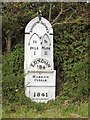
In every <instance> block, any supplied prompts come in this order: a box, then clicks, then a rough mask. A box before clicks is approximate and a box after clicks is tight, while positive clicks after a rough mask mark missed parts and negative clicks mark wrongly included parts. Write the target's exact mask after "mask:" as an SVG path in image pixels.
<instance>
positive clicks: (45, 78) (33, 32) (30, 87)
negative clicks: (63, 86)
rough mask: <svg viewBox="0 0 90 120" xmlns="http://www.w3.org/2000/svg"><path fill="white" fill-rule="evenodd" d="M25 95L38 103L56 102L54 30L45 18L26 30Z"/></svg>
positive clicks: (28, 25) (41, 18)
mask: <svg viewBox="0 0 90 120" xmlns="http://www.w3.org/2000/svg"><path fill="white" fill-rule="evenodd" d="M24 45H25V46H24V51H25V52H24V73H25V95H26V96H27V97H29V98H31V99H32V101H36V102H45V103H47V101H49V100H52V99H53V100H55V86H56V71H55V70H54V64H53V29H52V26H51V24H50V22H49V21H48V20H46V19H45V18H43V17H40V16H39V17H36V18H34V19H32V20H31V21H30V22H29V23H28V24H27V26H26V28H25V43H24Z"/></svg>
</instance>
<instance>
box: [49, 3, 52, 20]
mask: <svg viewBox="0 0 90 120" xmlns="http://www.w3.org/2000/svg"><path fill="white" fill-rule="evenodd" d="M51 12H52V3H50V9H49V21H50V20H51Z"/></svg>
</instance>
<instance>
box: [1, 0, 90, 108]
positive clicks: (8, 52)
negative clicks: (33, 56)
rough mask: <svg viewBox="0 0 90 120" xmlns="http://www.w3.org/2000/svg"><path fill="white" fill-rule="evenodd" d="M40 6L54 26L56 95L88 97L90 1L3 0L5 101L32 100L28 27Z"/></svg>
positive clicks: (8, 102)
mask: <svg viewBox="0 0 90 120" xmlns="http://www.w3.org/2000/svg"><path fill="white" fill-rule="evenodd" d="M39 10H41V12H42V16H43V17H45V18H46V19H47V20H49V21H50V23H51V24H52V27H53V30H54V40H53V41H54V63H55V70H56V71H57V79H56V83H57V85H56V96H57V97H59V99H63V100H67V99H72V100H73V101H78V100H79V101H88V50H89V46H88V45H89V44H88V41H89V38H90V34H89V32H90V22H89V13H90V11H89V10H90V4H87V3H22V2H21V3H12V2H9V3H2V46H3V47H2V54H3V57H2V63H3V64H2V76H3V77H2V88H3V105H4V106H5V105H7V104H11V103H12V102H16V103H18V104H20V105H23V104H25V103H27V104H28V103H29V102H30V99H28V98H26V97H25V95H24V74H23V73H24V70H23V66H24V65H23V64H24V31H25V26H26V25H27V23H28V22H29V21H30V20H31V19H33V18H34V17H36V16H37V12H38V11H39ZM35 105H36V104H35ZM40 108H41V106H40Z"/></svg>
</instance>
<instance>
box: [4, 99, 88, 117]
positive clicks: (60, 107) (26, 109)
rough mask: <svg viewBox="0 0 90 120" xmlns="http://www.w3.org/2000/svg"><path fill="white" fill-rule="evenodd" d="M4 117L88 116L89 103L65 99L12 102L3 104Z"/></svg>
mask: <svg viewBox="0 0 90 120" xmlns="http://www.w3.org/2000/svg"><path fill="white" fill-rule="evenodd" d="M2 117H3V118H83V117H84V118H87V117H88V103H87V102H83V103H80V102H72V101H70V100H65V101H59V100H56V101H50V102H48V103H47V104H43V103H34V102H32V103H30V104H28V105H19V104H17V103H12V104H8V105H5V106H3V111H2Z"/></svg>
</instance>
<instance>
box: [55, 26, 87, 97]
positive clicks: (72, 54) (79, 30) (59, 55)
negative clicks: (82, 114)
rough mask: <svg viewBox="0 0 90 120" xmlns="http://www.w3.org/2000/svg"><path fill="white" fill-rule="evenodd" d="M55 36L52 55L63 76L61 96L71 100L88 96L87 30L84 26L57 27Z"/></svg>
mask: <svg viewBox="0 0 90 120" xmlns="http://www.w3.org/2000/svg"><path fill="white" fill-rule="evenodd" d="M57 30H58V31H60V32H59V35H57V33H56V31H57ZM55 35H56V36H55V37H54V48H55V49H54V51H55V52H54V53H55V54H54V55H55V59H56V60H58V62H59V63H60V64H61V66H62V67H61V68H60V71H59V72H60V73H61V74H63V76H64V78H63V79H64V80H62V82H63V88H62V90H61V95H64V96H69V97H72V98H80V97H84V96H88V40H89V38H88V32H87V28H86V27H85V26H84V25H79V26H78V25H77V26H76V25H72V26H71V25H70V24H69V26H67V25H65V26H63V27H62V26H61V28H60V26H59V27H57V28H56V29H55ZM58 74H59V73H58Z"/></svg>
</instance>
